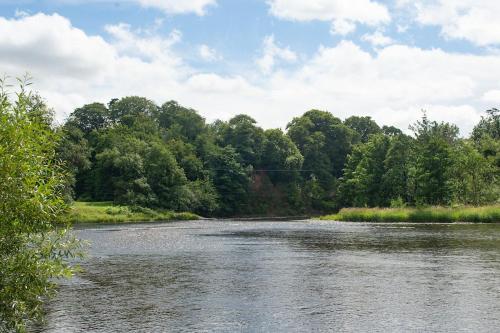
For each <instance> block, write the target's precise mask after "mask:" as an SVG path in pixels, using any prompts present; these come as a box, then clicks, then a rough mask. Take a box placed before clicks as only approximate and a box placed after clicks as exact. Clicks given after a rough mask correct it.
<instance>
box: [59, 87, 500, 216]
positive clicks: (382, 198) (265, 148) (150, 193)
mask: <svg viewBox="0 0 500 333" xmlns="http://www.w3.org/2000/svg"><path fill="white" fill-rule="evenodd" d="M410 129H411V131H412V132H413V135H406V134H404V133H403V131H401V130H399V129H398V128H395V127H392V126H390V127H387V126H383V127H381V126H379V125H378V124H377V123H376V122H375V121H373V120H372V119H371V118H370V117H358V116H352V117H349V118H347V119H345V120H344V121H342V120H341V119H339V118H337V117H335V116H334V115H333V114H332V113H330V112H326V111H320V110H310V111H307V112H306V113H304V114H303V115H302V116H300V117H296V118H294V119H292V121H291V122H290V123H289V124H288V125H287V127H286V131H285V132H284V131H282V130H281V129H268V130H264V129H262V128H260V127H259V126H257V125H256V122H255V120H254V119H252V118H250V117H249V116H246V115H237V116H235V117H233V118H231V119H229V120H228V121H221V120H217V121H215V122H213V123H211V124H208V123H206V122H205V119H203V118H202V117H201V116H200V115H199V114H198V113H197V112H196V111H195V110H193V109H189V108H186V107H183V106H181V105H179V104H178V103H176V102H174V101H169V102H166V103H164V104H163V105H160V106H159V105H156V104H155V103H154V102H152V101H150V100H148V99H146V98H143V97H137V96H132V97H125V98H122V99H119V100H118V99H114V100H112V101H111V102H109V103H108V105H104V104H100V103H93V104H88V105H84V106H82V107H81V108H78V109H76V110H75V111H74V112H73V113H72V114H71V115H70V117H69V118H68V120H67V122H66V123H65V124H64V125H63V126H62V127H61V128H60V129H59V131H60V132H61V133H62V134H63V137H64V140H63V142H62V144H61V145H59V158H60V159H61V160H63V161H65V163H66V165H67V167H68V173H69V174H70V175H71V176H72V177H71V182H70V183H68V185H69V186H68V187H67V191H66V193H67V196H68V197H71V198H73V199H76V200H78V201H112V202H113V203H114V204H115V205H124V206H133V207H138V206H140V207H147V208H150V209H153V210H155V211H165V210H167V211H189V212H194V213H196V214H198V215H201V216H256V215H257V216H258V215H260V216H272V215H275V216H276V215H278V216H284V215H303V214H318V213H329V212H334V211H338V210H339V209H341V208H343V207H389V206H390V205H391V202H395V201H398V200H399V201H401V203H402V204H404V205H407V206H426V205H427V206H429V205H439V206H452V205H455V206H457V205H473V206H481V205H487V204H494V203H497V202H498V200H499V198H500V153H499V151H500V111H498V110H496V109H492V110H489V111H488V112H487V114H486V116H484V117H483V118H482V120H481V121H480V123H479V124H477V126H476V127H475V128H474V131H473V133H472V135H471V136H470V137H469V138H461V137H460V136H459V133H458V128H457V127H456V126H455V125H453V124H449V123H438V122H435V121H431V120H429V119H428V118H427V116H426V115H425V113H424V115H423V117H422V119H421V120H420V121H418V122H416V123H415V124H413V125H412V126H411V127H410Z"/></svg>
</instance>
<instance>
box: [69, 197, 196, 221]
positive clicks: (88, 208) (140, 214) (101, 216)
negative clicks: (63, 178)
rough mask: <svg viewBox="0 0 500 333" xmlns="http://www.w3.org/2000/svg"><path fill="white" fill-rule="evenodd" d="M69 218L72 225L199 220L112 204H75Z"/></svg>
mask: <svg viewBox="0 0 500 333" xmlns="http://www.w3.org/2000/svg"><path fill="white" fill-rule="evenodd" d="M67 218H68V219H69V220H70V221H71V222H72V223H98V222H103V223H118V222H147V221H180V220H197V219H199V216H198V215H195V214H192V213H176V212H172V211H156V210H152V209H149V208H143V207H130V206H116V205H114V204H113V203H112V202H75V203H74V204H73V205H72V207H71V209H70V211H69V213H68V216H67Z"/></svg>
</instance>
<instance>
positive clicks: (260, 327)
mask: <svg viewBox="0 0 500 333" xmlns="http://www.w3.org/2000/svg"><path fill="white" fill-rule="evenodd" d="M77 233H78V236H79V237H80V238H82V239H87V240H89V241H90V242H91V244H92V245H91V246H90V248H89V255H88V258H87V259H86V260H85V261H83V263H82V265H81V266H82V268H83V272H82V273H80V274H79V276H78V277H76V278H74V279H73V280H71V281H67V282H63V283H62V284H61V287H60V292H59V295H58V296H57V297H56V298H55V299H54V300H53V301H51V302H50V304H49V305H48V320H47V323H46V324H45V325H44V326H42V327H40V328H38V329H37V330H35V331H37V332H120V333H123V332H413V331H414V332H499V331H500V225H499V224H494V225H485V224H483V225H465V224H462V225H456V224H455V225H452V224H363V223H336V222H319V221H291V222H237V221H194V222H176V223H167V224H127V225H114V226H109V225H108V226H98V227H96V226H89V227H80V228H78V230H77Z"/></svg>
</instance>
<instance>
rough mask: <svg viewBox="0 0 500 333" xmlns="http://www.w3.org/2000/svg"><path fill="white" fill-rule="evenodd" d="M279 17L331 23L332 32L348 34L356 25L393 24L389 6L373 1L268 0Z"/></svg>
mask: <svg viewBox="0 0 500 333" xmlns="http://www.w3.org/2000/svg"><path fill="white" fill-rule="evenodd" d="M268 4H269V5H270V12H271V14H273V15H274V16H276V17H279V18H282V19H287V20H296V21H312V20H321V21H331V22H332V29H331V32H332V33H336V34H341V35H345V34H347V33H350V32H352V31H354V29H355V24H356V23H361V24H367V25H371V26H378V25H380V24H385V23H388V22H390V20H391V17H390V15H389V11H388V9H387V7H386V6H384V5H382V4H380V3H378V2H376V1H373V0H349V1H346V0H307V1H304V0H268Z"/></svg>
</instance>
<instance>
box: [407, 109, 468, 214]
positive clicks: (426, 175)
mask: <svg viewBox="0 0 500 333" xmlns="http://www.w3.org/2000/svg"><path fill="white" fill-rule="evenodd" d="M410 128H411V129H412V130H413V132H414V134H415V138H416V141H415V160H414V167H415V200H416V202H417V203H423V204H432V205H439V204H446V203H448V202H449V201H450V199H451V193H452V191H451V189H450V188H449V177H450V171H451V170H450V167H451V162H452V160H451V148H452V146H453V144H454V143H455V142H456V140H457V136H458V128H457V127H456V126H455V125H451V124H448V123H437V122H436V121H430V120H429V119H428V118H427V116H426V114H425V113H424V115H423V117H422V120H420V121H417V122H416V123H415V124H414V125H413V126H411V127H410Z"/></svg>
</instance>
